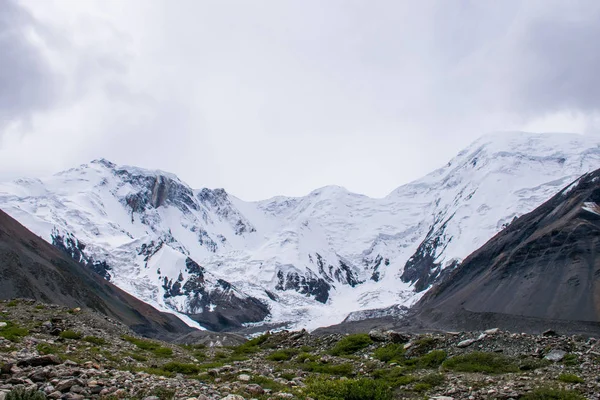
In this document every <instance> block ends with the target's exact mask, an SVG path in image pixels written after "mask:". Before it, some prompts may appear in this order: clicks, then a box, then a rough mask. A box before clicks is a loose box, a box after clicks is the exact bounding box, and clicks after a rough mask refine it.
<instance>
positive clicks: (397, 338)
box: [386, 331, 410, 343]
mask: <svg viewBox="0 0 600 400" xmlns="http://www.w3.org/2000/svg"><path fill="white" fill-rule="evenodd" d="M386 334H387V335H388V337H389V338H390V341H391V342H392V343H406V342H408V341H409V340H410V337H409V336H407V335H403V334H402V333H400V332H396V331H387V332H386Z"/></svg>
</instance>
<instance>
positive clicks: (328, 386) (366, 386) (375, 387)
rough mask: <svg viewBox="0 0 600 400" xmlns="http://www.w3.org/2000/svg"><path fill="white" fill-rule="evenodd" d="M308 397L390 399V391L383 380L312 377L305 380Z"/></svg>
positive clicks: (340, 399)
mask: <svg viewBox="0 0 600 400" xmlns="http://www.w3.org/2000/svg"><path fill="white" fill-rule="evenodd" d="M305 392H306V394H307V396H308V397H311V398H314V399H319V400H390V399H392V392H391V390H390V389H389V387H388V386H386V385H385V383H384V382H379V381H374V380H371V379H366V378H363V379H346V380H330V379H313V380H310V381H308V382H307V386H306V390H305Z"/></svg>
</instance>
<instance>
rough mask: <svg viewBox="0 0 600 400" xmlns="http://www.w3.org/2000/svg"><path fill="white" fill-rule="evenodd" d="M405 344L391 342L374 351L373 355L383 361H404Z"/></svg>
mask: <svg viewBox="0 0 600 400" xmlns="http://www.w3.org/2000/svg"><path fill="white" fill-rule="evenodd" d="M405 352H406V351H405V350H404V345H403V344H398V343H391V344H388V345H386V346H383V347H380V348H378V349H377V350H375V351H374V352H373V357H375V358H376V359H378V360H379V361H383V362H402V361H403V360H404V353H405Z"/></svg>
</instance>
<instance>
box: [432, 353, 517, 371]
mask: <svg viewBox="0 0 600 400" xmlns="http://www.w3.org/2000/svg"><path fill="white" fill-rule="evenodd" d="M442 365H443V366H444V368H446V369H449V370H452V371H458V372H484V373H488V374H501V373H508V372H518V371H519V368H518V366H517V365H516V363H515V362H514V360H512V359H511V358H509V357H507V356H505V355H503V354H497V353H484V352H479V351H476V352H473V353H468V354H462V355H458V356H454V357H451V358H449V359H447V360H446V361H444V363H443V364H442Z"/></svg>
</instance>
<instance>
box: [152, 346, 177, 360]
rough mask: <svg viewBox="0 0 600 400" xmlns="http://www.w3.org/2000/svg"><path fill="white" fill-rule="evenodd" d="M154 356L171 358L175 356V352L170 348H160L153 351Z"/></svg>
mask: <svg viewBox="0 0 600 400" xmlns="http://www.w3.org/2000/svg"><path fill="white" fill-rule="evenodd" d="M152 354H154V355H155V356H156V357H162V358H166V357H171V356H172V355H173V350H172V349H170V348H168V347H159V348H158V349H154V350H152Z"/></svg>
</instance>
